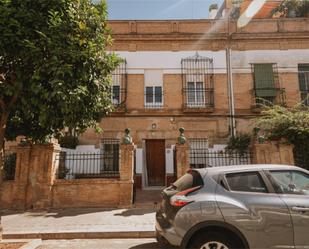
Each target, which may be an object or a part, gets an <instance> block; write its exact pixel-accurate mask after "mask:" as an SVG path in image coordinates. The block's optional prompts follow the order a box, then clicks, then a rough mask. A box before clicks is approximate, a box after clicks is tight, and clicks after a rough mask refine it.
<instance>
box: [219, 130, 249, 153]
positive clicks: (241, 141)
mask: <svg viewBox="0 0 309 249" xmlns="http://www.w3.org/2000/svg"><path fill="white" fill-rule="evenodd" d="M250 142H251V136H250V135H248V134H239V135H237V136H236V137H231V138H230V139H229V141H228V144H227V147H226V148H225V149H226V150H227V151H228V152H236V153H239V154H240V155H243V154H245V153H246V152H247V151H248V149H249V145H250Z"/></svg>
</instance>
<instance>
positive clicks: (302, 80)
mask: <svg viewBox="0 0 309 249" xmlns="http://www.w3.org/2000/svg"><path fill="white" fill-rule="evenodd" d="M298 80H299V90H300V97H301V101H302V103H303V104H304V105H306V106H309V97H308V96H309V64H299V65H298Z"/></svg>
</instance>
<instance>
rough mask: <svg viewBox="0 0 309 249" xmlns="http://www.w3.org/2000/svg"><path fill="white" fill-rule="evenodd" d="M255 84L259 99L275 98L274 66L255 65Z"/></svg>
mask: <svg viewBox="0 0 309 249" xmlns="http://www.w3.org/2000/svg"><path fill="white" fill-rule="evenodd" d="M254 83H255V90H256V96H257V97H275V96H276V88H275V80H274V72H273V65H272V64H254Z"/></svg>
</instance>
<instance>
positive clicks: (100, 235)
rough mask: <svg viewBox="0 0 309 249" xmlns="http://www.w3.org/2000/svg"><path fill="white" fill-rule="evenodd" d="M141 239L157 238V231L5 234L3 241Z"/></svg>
mask: <svg viewBox="0 0 309 249" xmlns="http://www.w3.org/2000/svg"><path fill="white" fill-rule="evenodd" d="M129 238H130V239H139V238H155V231H154V230H153V231H113V232H53V233H44V232H42V233H4V234H3V239H5V240H16V239H19V240H20V239H42V240H54V239H57V240H58V239H59V240H62V239H63V240H65V239H129Z"/></svg>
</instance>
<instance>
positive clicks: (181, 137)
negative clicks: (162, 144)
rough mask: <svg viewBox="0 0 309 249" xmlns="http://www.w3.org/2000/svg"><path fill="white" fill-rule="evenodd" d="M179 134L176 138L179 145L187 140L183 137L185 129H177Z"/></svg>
mask: <svg viewBox="0 0 309 249" xmlns="http://www.w3.org/2000/svg"><path fill="white" fill-rule="evenodd" d="M179 132H180V135H179V137H178V143H179V144H185V143H186V142H187V139H186V137H185V135H184V132H185V129H184V128H183V127H181V128H179Z"/></svg>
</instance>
